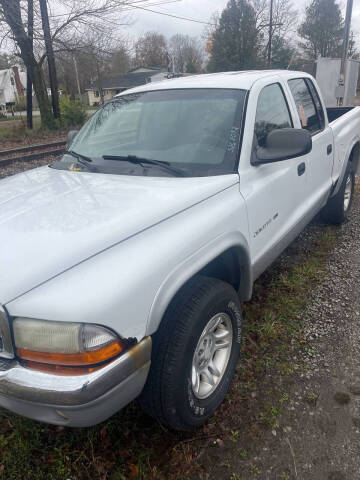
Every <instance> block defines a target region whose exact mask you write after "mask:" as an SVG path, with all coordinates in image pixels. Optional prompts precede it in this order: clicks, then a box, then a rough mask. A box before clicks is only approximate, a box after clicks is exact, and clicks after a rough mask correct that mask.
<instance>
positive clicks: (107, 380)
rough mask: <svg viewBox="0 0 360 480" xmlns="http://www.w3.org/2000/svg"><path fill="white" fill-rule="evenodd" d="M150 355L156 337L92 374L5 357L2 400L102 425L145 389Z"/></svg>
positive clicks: (28, 411) (51, 416)
mask: <svg viewBox="0 0 360 480" xmlns="http://www.w3.org/2000/svg"><path fill="white" fill-rule="evenodd" d="M150 360H151V338H150V337H146V338H145V339H144V340H142V341H141V342H140V343H138V344H137V345H135V346H134V347H133V348H131V349H130V350H129V351H127V352H126V353H124V354H123V355H121V356H120V357H118V358H117V359H116V360H114V361H113V362H111V363H109V364H108V365H106V366H104V367H103V368H101V369H99V370H96V371H95V372H92V373H89V374H86V375H74V376H68V375H54V374H50V373H45V372H39V371H37V370H31V369H28V368H25V367H23V366H22V365H20V364H19V363H18V362H17V361H16V360H1V359H0V406H2V407H4V408H7V409H8V410H11V411H13V412H16V413H19V414H20V415H24V416H25V417H29V418H33V419H35V420H40V421H43V422H47V423H53V424H56V425H67V426H72V427H87V426H90V425H96V424H97V423H100V422H102V421H103V420H106V419H107V418H108V417H110V416H111V415H113V414H114V413H115V412H117V411H118V410H120V409H121V408H123V407H124V406H125V405H127V404H128V403H129V402H131V401H132V400H133V399H134V398H136V397H137V396H138V395H139V394H140V392H141V390H142V389H143V387H144V385H145V382H146V378H147V375H148V372H149V368H150Z"/></svg>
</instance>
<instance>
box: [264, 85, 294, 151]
mask: <svg viewBox="0 0 360 480" xmlns="http://www.w3.org/2000/svg"><path fill="white" fill-rule="evenodd" d="M292 126H293V124H292V120H291V116H290V112H289V109H288V106H287V103H286V100H285V97H284V93H283V91H282V88H281V87H280V85H279V84H278V83H273V84H272V85H268V86H267V87H264V88H263V89H262V91H261V92H260V95H259V99H258V104H257V110H256V119H255V135H256V138H257V142H258V145H259V146H260V147H263V146H264V145H265V140H266V136H267V135H268V133H269V132H271V131H272V130H276V129H280V128H291V127H292Z"/></svg>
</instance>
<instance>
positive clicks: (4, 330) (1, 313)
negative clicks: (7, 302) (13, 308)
mask: <svg viewBox="0 0 360 480" xmlns="http://www.w3.org/2000/svg"><path fill="white" fill-rule="evenodd" d="M1 357H2V358H14V349H13V343H12V339H11V332H10V326H9V319H8V317H7V315H6V312H5V310H4V308H3V307H2V306H1V305H0V358H1Z"/></svg>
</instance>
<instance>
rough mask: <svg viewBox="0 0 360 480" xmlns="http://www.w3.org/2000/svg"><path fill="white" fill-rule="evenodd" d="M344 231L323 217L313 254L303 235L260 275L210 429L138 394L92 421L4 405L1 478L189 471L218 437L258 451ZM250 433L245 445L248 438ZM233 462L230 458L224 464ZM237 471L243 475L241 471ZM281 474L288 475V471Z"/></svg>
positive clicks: (120, 479)
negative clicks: (165, 413) (174, 416)
mask: <svg viewBox="0 0 360 480" xmlns="http://www.w3.org/2000/svg"><path fill="white" fill-rule="evenodd" d="M309 228H318V227H309ZM337 234H338V230H337V229H336V228H332V227H327V226H321V228H320V229H318V231H317V232H315V235H313V237H314V238H313V240H311V241H310V244H309V245H307V248H306V252H305V253H304V252H303V251H302V248H301V247H302V246H303V240H301V239H300V240H299V241H297V242H295V246H292V247H291V249H292V250H291V251H292V254H291V255H290V256H289V260H290V261H289V262H284V263H278V264H276V265H275V266H274V267H272V268H271V269H270V270H269V271H268V272H267V273H266V274H265V275H263V276H262V277H261V278H260V279H259V281H258V282H257V283H256V285H255V288H254V296H253V299H252V301H251V302H248V303H246V304H245V305H244V311H245V313H246V327H245V331H244V335H245V341H244V347H243V353H242V361H241V362H240V363H239V367H238V371H237V375H236V380H235V382H234V385H233V388H232V390H231V392H230V394H229V395H228V399H227V402H225V404H224V405H223V406H222V407H221V408H220V409H219V411H218V412H217V414H216V415H215V417H213V418H212V419H211V420H210V422H209V424H208V425H207V426H205V427H204V428H203V429H200V430H198V431H197V432H195V433H192V434H180V433H174V432H168V431H166V430H164V429H163V428H162V427H161V426H159V425H158V424H157V423H156V422H154V421H153V420H152V419H150V418H149V417H147V416H146V415H145V414H144V413H142V411H141V410H140V409H139V408H138V407H137V405H136V403H133V404H131V405H129V406H128V407H127V408H125V409H124V410H122V411H121V412H120V413H118V414H117V415H115V416H114V417H112V418H111V419H110V420H108V421H107V422H105V423H103V424H101V425H99V426H96V427H92V428H88V429H62V428H59V427H54V426H48V425H43V424H40V423H37V422H33V421H31V420H27V419H24V418H22V417H19V416H17V415H13V414H11V413H9V412H5V411H4V412H3V415H2V417H1V419H0V472H1V471H2V478H4V479H6V480H11V479H14V480H15V479H19V478H21V479H23V480H43V479H44V480H45V479H46V480H48V479H54V480H57V479H59V480H64V479H66V478H71V479H76V480H82V479H94V480H95V479H110V480H124V479H126V480H131V479H143V480H145V479H146V480H152V479H161V480H165V479H166V480H170V479H183V478H187V477H186V476H187V475H189V476H190V473H192V474H194V472H197V471H198V470H197V468H200V467H199V466H198V461H197V458H198V455H199V452H201V450H202V449H204V448H212V447H208V446H207V445H208V444H207V443H206V442H207V441H208V440H207V439H208V438H213V437H215V438H223V440H224V442H226V443H227V445H228V448H232V449H236V450H237V451H238V454H237V455H238V456H239V458H240V459H241V461H243V462H246V461H247V460H248V459H249V460H250V459H251V451H250V450H249V448H250V445H249V439H251V435H252V434H253V433H252V432H257V431H258V429H260V431H261V429H268V428H276V427H277V425H278V424H279V420H280V418H281V412H282V410H283V409H284V408H285V407H286V406H287V404H288V402H289V401H290V397H289V394H288V392H287V391H286V387H283V386H279V385H278V382H277V379H278V378H279V377H280V378H282V377H284V378H291V377H292V375H293V368H292V361H291V360H289V358H290V354H293V350H294V348H295V349H302V348H305V347H306V344H305V343H304V340H303V339H302V337H301V324H300V322H299V319H298V315H299V313H300V312H301V311H302V309H303V308H304V307H305V306H306V303H307V301H308V298H309V294H310V292H311V291H312V289H313V287H314V285H315V284H317V283H318V282H319V281H320V280H321V278H322V276H323V275H324V272H325V262H326V259H327V257H328V255H329V252H330V251H331V249H332V246H333V245H334V243H335V241H336V238H337ZM307 242H308V243H309V241H307ZM294 344H295V347H294ZM272 377H273V378H274V382H273V384H271V383H270V387H266V388H267V389H268V390H267V392H266V395H263V396H264V398H260V399H253V398H252V397H251V392H252V391H253V390H256V389H260V388H265V387H263V385H264V384H265V381H269V379H270V380H271V378H272ZM309 400H311V401H312V400H313V398H311V399H309ZM247 417H249V418H247ZM244 432H245V435H246V439H247V440H246V444H242V443H241V442H242V441H241V438H242V437H241V435H243V434H244ZM254 435H255V438H256V433H254ZM197 439H198V440H197ZM194 440H196V441H194ZM229 445H230V447H229ZM244 448H246V450H245V449H244ZM210 454H211V452H210ZM229 467H230V463H228V465H225V466H224V467H223V468H229ZM203 468H205V469H206V462H205V466H204V467H203ZM257 473H258V472H255V471H254V472H253V475H257ZM228 475H229V474H228ZM226 478H228V476H227V477H226ZM230 478H233V479H238V478H241V476H240V475H239V474H237V473H233V474H232V475H231V477H230ZM258 478H261V475H260V474H259V477H258ZM281 478H287V477H286V472H284V474H283V476H282V477H281Z"/></svg>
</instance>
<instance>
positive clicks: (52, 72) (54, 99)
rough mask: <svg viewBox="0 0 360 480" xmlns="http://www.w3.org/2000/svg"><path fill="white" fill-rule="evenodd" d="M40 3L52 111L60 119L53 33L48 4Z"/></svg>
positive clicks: (41, 1)
mask: <svg viewBox="0 0 360 480" xmlns="http://www.w3.org/2000/svg"><path fill="white" fill-rule="evenodd" d="M39 3H40V12H41V23H42V28H43V32H44V41H45V47H46V56H47V60H48V67H49V77H50V89H51V103H52V109H53V113H54V117H55V118H60V107H59V92H58V82H57V75H56V65H55V57H54V49H53V42H52V38H51V33H50V23H49V14H48V9H47V2H46V0H39Z"/></svg>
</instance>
